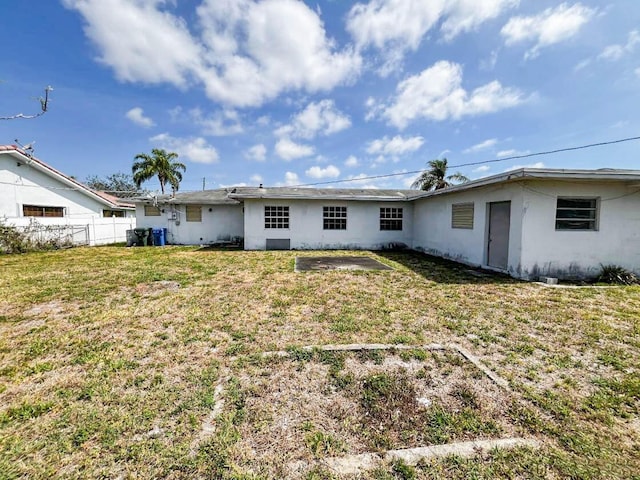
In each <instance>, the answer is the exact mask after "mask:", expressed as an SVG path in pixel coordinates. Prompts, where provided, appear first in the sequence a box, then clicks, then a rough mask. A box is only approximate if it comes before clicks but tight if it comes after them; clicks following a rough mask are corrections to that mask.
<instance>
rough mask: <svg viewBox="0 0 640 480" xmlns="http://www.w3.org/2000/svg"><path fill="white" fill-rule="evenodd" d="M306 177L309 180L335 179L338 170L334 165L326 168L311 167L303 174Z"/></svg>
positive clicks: (338, 174) (337, 175) (338, 173)
mask: <svg viewBox="0 0 640 480" xmlns="http://www.w3.org/2000/svg"><path fill="white" fill-rule="evenodd" d="M304 173H305V175H306V176H307V177H311V178H317V179H320V178H336V177H339V176H340V170H338V168H337V167H335V166H334V165H329V166H327V167H326V168H321V167H318V166H314V167H311V168H310V169H308V170H307V171H306V172H304Z"/></svg>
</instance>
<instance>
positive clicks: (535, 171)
mask: <svg viewBox="0 0 640 480" xmlns="http://www.w3.org/2000/svg"><path fill="white" fill-rule="evenodd" d="M534 179H539V180H560V181H605V182H640V170H620V169H608V168H607V169H600V170H579V169H552V168H519V169H517V170H511V171H508V172H504V173H500V174H497V175H492V176H489V177H483V178H479V179H477V180H472V181H470V182H467V183H461V184H459V185H454V186H451V187H448V188H443V189H441V190H432V191H428V192H426V191H422V190H402V189H386V190H385V189H374V188H309V187H264V188H263V187H232V188H219V189H215V190H203V191H196V192H184V193H180V192H178V193H176V194H175V196H172V195H158V196H156V197H152V196H146V197H138V198H133V199H129V201H132V202H135V203H151V202H156V203H160V204H183V205H184V204H195V205H234V204H239V203H241V202H242V200H249V199H271V200H351V201H380V202H408V201H412V200H416V199H418V198H427V197H430V196H434V195H445V194H449V193H456V192H461V191H465V190H470V189H472V188H479V187H484V186H486V185H494V184H498V183H510V182H516V181H527V180H534Z"/></svg>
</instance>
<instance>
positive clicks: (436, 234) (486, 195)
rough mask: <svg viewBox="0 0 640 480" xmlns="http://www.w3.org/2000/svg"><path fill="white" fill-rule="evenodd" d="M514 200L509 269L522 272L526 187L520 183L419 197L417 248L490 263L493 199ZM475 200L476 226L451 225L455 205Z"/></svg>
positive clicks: (463, 260)
mask: <svg viewBox="0 0 640 480" xmlns="http://www.w3.org/2000/svg"><path fill="white" fill-rule="evenodd" d="M503 201H510V202H511V223H510V229H509V260H508V267H507V270H508V272H509V273H511V274H512V275H514V276H518V272H519V266H520V256H521V231H522V215H523V190H522V187H521V186H520V185H517V184H507V185H498V186H495V185H494V186H489V187H484V188H482V187H481V188H477V189H472V190H467V191H463V192H459V193H450V194H444V195H437V196H432V197H427V198H423V199H419V200H416V201H415V205H414V211H413V215H414V220H413V224H414V226H413V231H414V235H413V244H412V247H413V248H414V249H416V250H420V251H424V252H426V253H429V254H432V255H436V256H440V257H445V258H450V259H452V260H455V261H458V262H461V263H465V264H468V265H473V266H484V267H486V266H487V230H488V218H489V214H488V208H489V205H488V204H489V203H490V202H503ZM466 202H473V203H474V219H473V229H461V228H452V227H451V205H452V204H454V203H466Z"/></svg>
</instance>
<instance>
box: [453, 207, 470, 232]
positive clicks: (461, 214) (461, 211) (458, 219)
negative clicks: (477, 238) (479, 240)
mask: <svg viewBox="0 0 640 480" xmlns="http://www.w3.org/2000/svg"><path fill="white" fill-rule="evenodd" d="M473 209H474V207H473V202H468V203H454V204H453V205H451V228H466V229H469V230H473Z"/></svg>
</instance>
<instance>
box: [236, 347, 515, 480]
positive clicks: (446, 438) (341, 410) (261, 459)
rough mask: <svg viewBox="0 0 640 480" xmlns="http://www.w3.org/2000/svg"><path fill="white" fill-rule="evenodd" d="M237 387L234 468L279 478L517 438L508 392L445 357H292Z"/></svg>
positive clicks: (270, 363)
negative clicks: (363, 458) (340, 461)
mask: <svg viewBox="0 0 640 480" xmlns="http://www.w3.org/2000/svg"><path fill="white" fill-rule="evenodd" d="M238 380H239V385H240V388H241V389H242V391H243V392H244V421H243V422H242V423H241V424H240V425H239V430H240V435H239V437H240V439H241V440H239V442H238V443H237V444H236V445H235V447H234V453H235V455H234V456H235V459H234V461H235V462H237V463H238V464H240V465H244V466H246V467H248V468H249V469H251V470H254V469H255V470H256V471H264V473H266V474H268V475H271V476H274V477H278V478H289V477H291V475H293V477H296V476H298V475H299V474H300V473H301V472H300V471H298V472H297V473H294V472H292V471H291V468H292V467H291V466H292V465H298V466H301V467H302V469H303V470H304V469H305V468H308V467H309V466H310V465H313V464H314V462H318V461H320V460H322V459H325V458H328V457H339V456H344V455H352V454H360V453H365V452H383V451H387V450H392V449H401V448H413V447H420V446H429V445H439V444H445V443H449V442H454V441H465V440H479V439H491V438H504V437H511V436H514V435H515V434H516V429H515V427H514V426H513V425H512V424H510V422H509V421H508V418H507V417H506V416H505V412H506V411H507V410H508V408H509V405H510V399H509V395H508V393H507V392H506V391H505V390H504V389H502V388H500V387H499V386H497V385H496V384H495V383H493V382H492V381H491V380H490V379H489V378H488V377H486V376H485V375H484V374H483V373H482V372H480V371H479V370H478V369H477V368H476V367H475V366H473V365H472V364H470V363H468V362H467V361H465V360H464V359H463V358H462V356H460V355H459V354H458V353H457V352H453V351H448V350H447V351H437V352H436V351H426V350H423V349H416V350H406V351H390V352H387V351H379V350H373V351H360V352H330V351H308V350H306V351H304V350H300V351H294V352H290V353H289V356H287V357H268V358H265V359H263V360H262V361H261V362H260V364H259V365H253V366H251V367H250V368H247V369H244V370H243V372H242V373H241V374H240V375H239V376H238Z"/></svg>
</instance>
